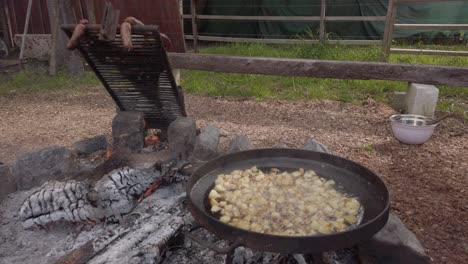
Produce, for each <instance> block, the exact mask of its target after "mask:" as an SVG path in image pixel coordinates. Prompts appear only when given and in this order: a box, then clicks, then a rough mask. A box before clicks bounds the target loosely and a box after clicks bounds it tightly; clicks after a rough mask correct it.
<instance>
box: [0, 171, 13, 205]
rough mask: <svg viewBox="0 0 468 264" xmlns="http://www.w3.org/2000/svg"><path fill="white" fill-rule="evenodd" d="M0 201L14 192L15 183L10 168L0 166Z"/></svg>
mask: <svg viewBox="0 0 468 264" xmlns="http://www.w3.org/2000/svg"><path fill="white" fill-rule="evenodd" d="M0 182H1V183H0V201H1V200H3V198H5V197H6V196H8V195H9V194H10V193H14V192H15V191H16V181H15V178H14V177H13V173H12V172H11V168H10V166H8V165H6V164H0Z"/></svg>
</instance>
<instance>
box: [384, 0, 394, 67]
mask: <svg viewBox="0 0 468 264" xmlns="http://www.w3.org/2000/svg"><path fill="white" fill-rule="evenodd" d="M396 14H397V4H396V2H395V0H390V1H389V2H388V9H387V17H386V19H385V30H384V36H383V41H382V54H381V61H388V57H389V56H390V48H391V47H392V38H393V29H394V28H393V26H394V25H395V19H396Z"/></svg>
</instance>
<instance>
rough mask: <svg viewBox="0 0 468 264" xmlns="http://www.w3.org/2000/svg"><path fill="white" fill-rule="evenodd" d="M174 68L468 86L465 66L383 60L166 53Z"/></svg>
mask: <svg viewBox="0 0 468 264" xmlns="http://www.w3.org/2000/svg"><path fill="white" fill-rule="evenodd" d="M169 58H170V61H171V65H172V66H173V67H175V68H180V69H189V70H202V71H213V72H228V73H245V74H265V75H277V76H299V77H313V78H334V79H350V80H390V81H406V82H415V83H423V84H434V85H453V86H468V68H462V67H448V66H435V65H420V64H400V63H382V62H357V61H326V60H305V59H282V58H265V57H239V56H222V55H204V54H194V53H185V54H180V53H169Z"/></svg>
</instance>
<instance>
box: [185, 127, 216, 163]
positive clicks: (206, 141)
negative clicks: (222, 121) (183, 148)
mask: <svg viewBox="0 0 468 264" xmlns="http://www.w3.org/2000/svg"><path fill="white" fill-rule="evenodd" d="M220 134H221V133H220V130H219V128H217V127H215V126H211V125H209V126H206V127H205V128H204V129H203V131H202V132H201V133H200V135H198V136H197V139H196V141H195V148H194V150H193V153H192V156H193V157H194V158H196V159H198V160H210V159H213V158H215V157H216V156H217V155H218V144H219V136H220Z"/></svg>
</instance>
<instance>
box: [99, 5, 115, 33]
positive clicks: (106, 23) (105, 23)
mask: <svg viewBox="0 0 468 264" xmlns="http://www.w3.org/2000/svg"><path fill="white" fill-rule="evenodd" d="M119 16H120V10H115V9H114V6H113V5H112V3H111V2H107V3H106V7H105V8H104V14H103V16H102V20H101V32H100V34H99V39H100V40H106V41H112V40H114V39H115V35H116V34H117V24H119Z"/></svg>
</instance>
